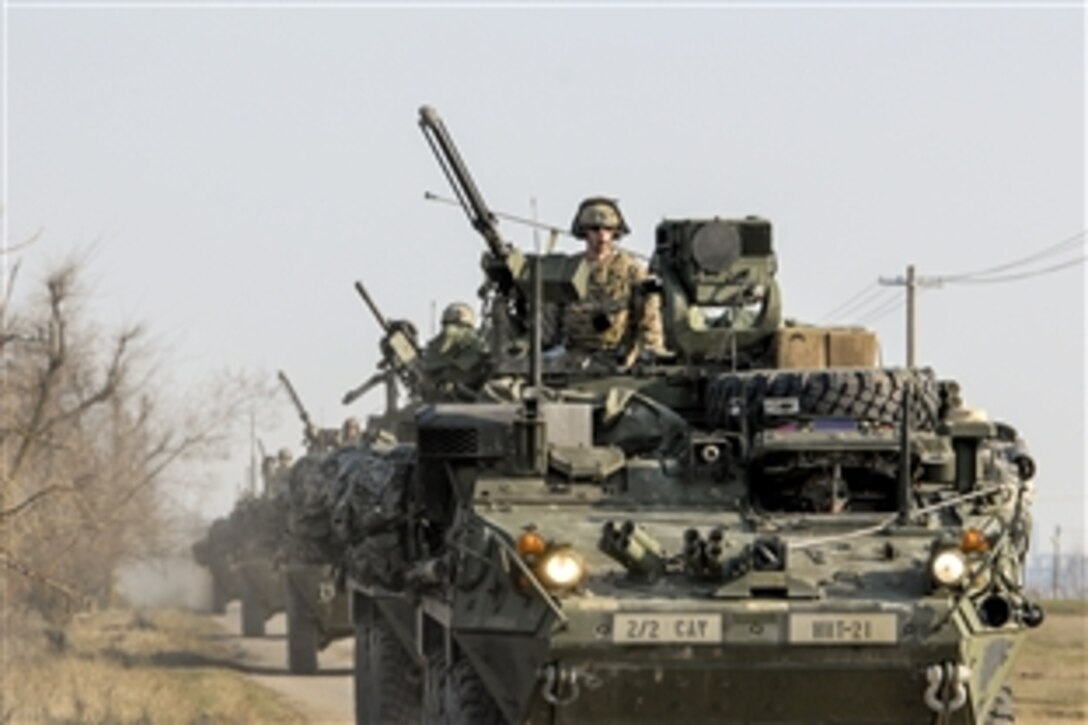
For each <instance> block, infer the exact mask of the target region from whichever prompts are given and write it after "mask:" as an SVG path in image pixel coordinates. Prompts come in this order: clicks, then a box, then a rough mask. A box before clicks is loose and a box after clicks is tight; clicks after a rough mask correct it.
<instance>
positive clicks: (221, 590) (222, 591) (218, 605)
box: [211, 576, 230, 614]
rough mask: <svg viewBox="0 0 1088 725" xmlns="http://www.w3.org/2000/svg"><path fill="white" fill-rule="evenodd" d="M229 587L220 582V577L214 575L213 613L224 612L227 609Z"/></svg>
mask: <svg viewBox="0 0 1088 725" xmlns="http://www.w3.org/2000/svg"><path fill="white" fill-rule="evenodd" d="M229 598H230V597H229V595H228V593H227V588H226V587H225V586H223V584H222V583H220V581H219V579H218V578H216V577H214V576H213V577H212V604H211V607H212V613H213V614H224V613H226V611H227V600H228V599H229Z"/></svg>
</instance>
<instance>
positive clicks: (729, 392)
mask: <svg viewBox="0 0 1088 725" xmlns="http://www.w3.org/2000/svg"><path fill="white" fill-rule="evenodd" d="M907 383H911V384H912V385H913V387H914V394H913V396H912V400H911V407H910V420H911V424H912V425H913V427H914V428H916V429H920V430H933V429H934V428H935V427H936V425H937V422H938V420H939V418H940V405H941V401H940V389H939V386H938V384H937V380H936V378H935V376H934V374H933V371H932V370H930V369H928V368H923V369H915V370H902V369H888V370H871V369H858V370H846V369H844V370H774V371H766V372H754V373H727V374H724V375H720V376H718V377H717V378H715V379H714V380H711V381H710V383H709V384H708V385H707V390H706V412H707V419H708V420H707V422H708V423H710V424H711V425H715V426H721V427H725V428H733V429H737V428H740V425H741V421H742V418H744V417H745V415H746V416H747V419H748V421H749V423H752V424H758V423H759V421H760V420H761V419H762V417H763V401H764V400H766V399H768V398H796V399H797V402H798V404H799V406H800V412H801V413H802V414H804V415H816V416H828V417H840V416H842V417H849V418H856V419H858V420H867V421H872V422H875V423H886V424H889V425H896V424H898V423H899V422H900V420H901V418H902V415H903V413H902V411H903V392H904V389H905V386H906V384H907Z"/></svg>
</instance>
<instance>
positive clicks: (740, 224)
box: [333, 108, 1043, 723]
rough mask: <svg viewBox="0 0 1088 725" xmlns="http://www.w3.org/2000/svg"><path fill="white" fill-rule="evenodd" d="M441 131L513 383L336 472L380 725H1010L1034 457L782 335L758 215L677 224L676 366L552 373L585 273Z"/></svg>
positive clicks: (359, 693)
mask: <svg viewBox="0 0 1088 725" xmlns="http://www.w3.org/2000/svg"><path fill="white" fill-rule="evenodd" d="M420 124H421V127H422V129H423V131H424V135H425V136H426V137H427V140H428V141H429V142H430V144H431V146H432V149H433V150H434V151H435V153H436V155H437V157H438V159H439V161H440V162H441V165H442V167H443V170H444V171H445V173H446V176H447V178H448V179H449V181H450V182H451V184H452V185H453V186H454V190H455V192H456V193H457V196H458V198H459V199H460V200H461V203H462V205H463V207H464V209H465V210H466V212H467V213H468V216H469V218H470V221H471V222H472V225H473V227H474V228H475V229H476V230H477V231H479V232H480V233H481V234H482V236H483V237H484V239H485V240H486V242H487V244H488V251H487V253H486V254H485V255H484V259H483V268H484V271H485V274H486V277H487V284H486V286H485V290H484V294H485V299H484V303H485V309H486V310H487V311H488V312H489V316H488V319H487V327H488V331H489V334H490V335H491V339H492V345H491V350H492V354H493V356H494V360H493V375H492V381H491V383H489V384H488V385H486V386H484V387H483V388H481V389H480V391H479V396H478V400H477V401H475V402H467V403H454V404H449V403H437V404H434V405H429V406H424V407H423V408H422V409H421V410H420V411H419V413H418V415H417V417H416V422H415V443H413V444H396V445H386V446H378V445H375V446H373V447H371V448H369V449H366V450H362V451H360V452H359V454H358V455H356V456H355V458H354V459H353V462H352V463H351V464H350V465H348V466H345V467H344V468H343V469H342V470H341V472H340V475H339V482H340V485H341V488H342V495H341V497H340V500H339V501H338V503H337V505H336V508H335V511H334V512H333V516H334V525H335V527H336V528H337V531H339V532H340V536H341V542H342V545H343V547H344V550H343V556H344V566H345V568H346V572H347V584H348V587H349V589H351V591H352V592H353V602H352V609H353V617H354V619H355V623H356V672H355V683H356V685H355V686H356V720H357V722H360V723H387V722H427V723H432V722H434V723H525V722H529V723H565V722H571V723H585V722H647V723H650V722H652V723H660V722H673V721H675V722H692V723H696V722H761V723H762V722H766V723H815V722H835V723H910V722H917V723H933V722H938V723H1008V722H1012V719H1013V715H1012V701H1011V694H1010V692H1009V690H1008V688H1007V687H1006V680H1007V678H1008V674H1009V670H1010V667H1011V663H1012V660H1013V657H1014V655H1015V654H1016V651H1017V649H1018V647H1019V646H1020V645H1021V643H1022V641H1023V639H1024V634H1025V631H1026V629H1028V628H1030V627H1033V626H1036V625H1038V624H1039V623H1040V622H1041V621H1042V616H1043V615H1042V611H1041V610H1040V608H1039V607H1038V606H1037V605H1035V604H1033V603H1032V602H1030V601H1029V600H1028V599H1027V598H1026V596H1025V594H1024V592H1023V581H1024V575H1023V567H1024V559H1025V552H1026V549H1027V546H1028V541H1029V535H1030V505H1031V495H1032V483H1031V481H1032V478H1033V476H1034V473H1035V465H1034V463H1033V462H1032V459H1031V458H1030V456H1029V455H1028V453H1027V451H1026V449H1025V447H1024V445H1023V443H1022V441H1021V440H1020V438H1019V437H1018V435H1017V434H1016V432H1015V431H1014V430H1013V429H1012V428H1011V427H1010V426H1008V425H1005V424H1003V423H998V422H994V421H992V420H990V419H988V418H987V417H986V416H985V415H984V414H982V413H981V412H980V411H977V410H972V409H968V408H967V407H966V406H965V405H964V404H963V402H962V400H961V396H960V392H959V386H958V385H957V384H956V383H954V382H952V381H947V380H941V379H939V378H938V377H936V375H935V374H934V373H933V372H932V371H931V370H929V369H888V368H882V367H878V366H877V360H876V340H875V338H874V337H873V335H872V334H871V333H870V332H868V331H865V330H861V329H852V328H847V329H826V328H815V327H806V326H797V325H787V324H785V323H784V322H783V319H782V303H781V297H780V290H779V288H778V285H777V283H776V281H775V272H776V257H775V250H774V244H773V237H772V227H771V224H770V223H769V222H768V221H766V220H764V219H760V218H752V217H746V218H740V219H726V218H716V217H715V218H706V219H677V220H665V221H662V222H661V223H660V224H659V225H658V227H657V230H656V235H655V244H654V250H653V256H652V259H651V261H650V271H651V273H652V274H653V276H654V278H655V281H654V283H653V284H652V285H651V286H648V288H647V289H646V290H645V291H644V292H645V293H646V294H659V295H660V296H661V300H662V308H663V311H664V317H665V333H666V339H667V345H668V347H669V349H670V351H671V352H672V355H671V356H670V357H668V358H663V357H658V358H653V357H644V358H642V359H640V360H638V361H637V362H636V363H635V364H634V365H633V366H631V367H629V368H626V369H621V368H620V367H619V365H617V363H616V361H615V360H610V359H608V358H607V356H601V355H597V356H576V355H571V354H569V353H568V354H565V355H564V354H555V355H552V354H548V355H545V354H544V353H543V350H542V348H543V337H544V331H543V329H542V327H543V325H542V323H541V320H542V319H543V317H544V314H543V311H544V310H545V309H546V308H547V307H548V306H549V305H560V306H561V305H563V304H567V303H569V302H571V301H573V300H577V299H579V298H580V297H581V296H582V295H584V291H585V274H586V272H585V265H584V264H581V263H579V260H578V259H577V258H573V259H572V258H562V257H557V256H545V255H542V256H529V255H523V254H521V253H520V252H518V251H517V250H516V249H514V248H513V247H512V246H511V245H509V244H507V243H506V242H504V241H503V240H502V239H501V237H500V236H499V232H498V230H497V226H496V222H495V216H494V215H493V214H492V212H491V211H490V210H489V209H488V207H487V206H486V205H485V204H484V202H483V199H482V197H481V195H480V193H479V191H478V189H477V188H476V186H475V184H474V183H473V182H472V179H471V178H470V177H469V175H468V172H467V169H466V168H465V166H464V163H463V161H462V159H461V157H460V155H459V154H458V152H457V150H456V148H455V147H454V145H453V142H452V140H451V139H450V137H449V134H448V133H447V131H446V129H445V127H444V125H443V124H442V122H441V120H440V119H439V117H438V116H437V114H436V113H435V112H434V111H433V110H432V109H430V108H423V109H422V110H421V119H420ZM601 314H602V315H607V314H610V310H608V309H602V310H601Z"/></svg>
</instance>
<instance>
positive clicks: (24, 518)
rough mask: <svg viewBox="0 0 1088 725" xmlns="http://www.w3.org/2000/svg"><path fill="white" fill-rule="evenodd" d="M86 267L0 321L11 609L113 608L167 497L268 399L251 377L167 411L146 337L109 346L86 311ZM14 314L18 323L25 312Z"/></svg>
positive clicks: (0, 517)
mask: <svg viewBox="0 0 1088 725" xmlns="http://www.w3.org/2000/svg"><path fill="white" fill-rule="evenodd" d="M79 272H80V265H79V264H77V263H68V264H65V265H63V266H61V267H59V268H58V269H57V270H56V271H55V272H54V273H53V274H51V275H49V277H48V279H47V280H46V281H45V284H44V289H43V290H42V292H43V294H42V295H41V296H40V298H39V299H37V300H34V301H31V302H30V303H28V309H25V310H18V311H14V310H12V308H11V304H10V299H8V300H5V301H4V309H3V310H2V314H0V319H2V320H3V321H4V324H3V326H2V329H0V344H2V345H3V350H2V352H3V356H2V362H0V366H2V367H0V378H2V380H0V393H2V406H0V530H2V531H3V534H4V535H3V536H2V537H0V570H2V571H3V575H4V576H5V577H6V578H7V579H8V581H7V582H6V583H7V585H8V586H6V587H5V591H6V593H7V598H8V601H7V602H5V604H6V605H8V607H9V608H17V607H20V606H22V607H32V608H35V609H38V610H40V611H42V612H44V613H46V614H50V615H52V614H56V613H58V612H63V611H68V610H71V609H73V608H78V607H82V606H85V605H86V604H87V602H88V601H100V602H105V601H108V600H109V598H110V597H111V595H112V588H113V578H114V574H115V572H116V570H117V567H118V566H119V565H120V564H121V563H122V562H124V561H125V560H126V559H129V558H132V557H133V556H136V555H139V554H140V553H146V552H153V551H156V550H157V549H158V548H160V547H161V546H162V545H163V544H164V541H163V534H164V532H165V531H166V530H167V527H166V526H165V525H164V524H165V522H166V520H167V518H168V516H169V514H170V512H169V511H168V510H167V508H166V504H165V501H166V500H167V498H166V497H165V496H164V487H165V486H166V485H167V484H168V483H169V482H170V481H171V480H172V478H171V477H172V475H174V474H175V473H176V472H177V469H178V468H179V466H180V464H182V463H183V462H186V461H191V460H193V459H194V458H201V457H205V456H208V455H209V454H211V453H213V452H214V451H215V449H216V447H217V446H221V445H222V444H223V442H224V440H225V439H226V435H227V433H228V431H229V426H230V424H231V423H232V422H233V421H234V420H235V419H237V418H238V416H239V415H240V414H241V413H243V412H244V411H246V410H248V409H249V408H250V406H251V405H252V400H253V398H254V396H258V397H259V396H261V395H264V394H265V393H264V390H265V388H263V387H262V386H261V385H257V384H254V383H252V382H251V381H248V380H246V379H245V378H244V377H239V376H232V377H225V378H223V379H221V380H220V382H219V385H218V389H217V390H215V391H213V392H212V393H211V394H210V395H208V396H206V397H205V396H199V397H197V398H194V397H193V396H186V399H187V401H188V403H189V407H188V408H184V407H182V408H177V407H174V406H173V405H171V404H169V403H167V396H166V394H165V392H166V391H164V390H161V389H158V387H157V385H158V383H157V381H158V380H159V376H158V375H156V374H155V373H156V372H157V370H156V368H155V367H154V366H153V362H152V358H151V356H150V354H149V350H148V347H147V344H146V333H145V330H144V328H143V327H142V326H140V325H132V326H128V327H124V328H122V329H121V330H119V331H117V332H115V333H113V334H111V335H103V334H101V332H100V331H99V330H97V329H96V328H95V327H94V325H93V324H91V323H90V322H89V321H88V320H86V319H85V316H84V315H83V311H82V309H81V306H80V302H81V299H82V293H81V291H80V289H79V285H78V281H79ZM16 312H17V313H16Z"/></svg>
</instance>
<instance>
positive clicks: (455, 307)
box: [442, 302, 476, 327]
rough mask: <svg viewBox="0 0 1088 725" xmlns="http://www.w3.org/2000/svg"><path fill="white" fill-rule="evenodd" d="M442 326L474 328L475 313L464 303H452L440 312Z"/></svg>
mask: <svg viewBox="0 0 1088 725" xmlns="http://www.w3.org/2000/svg"><path fill="white" fill-rule="evenodd" d="M442 324H443V325H460V326H461V327H475V326H476V313H475V312H473V311H472V308H471V307H469V306H468V305H466V304H465V303H464V302H453V303H451V304H449V305H447V306H446V309H445V310H443V311H442Z"/></svg>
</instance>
